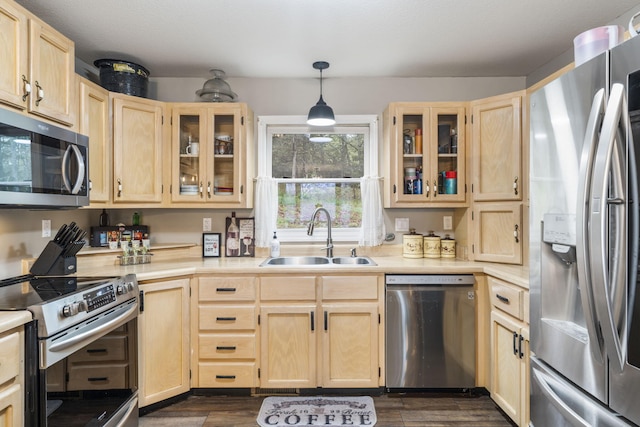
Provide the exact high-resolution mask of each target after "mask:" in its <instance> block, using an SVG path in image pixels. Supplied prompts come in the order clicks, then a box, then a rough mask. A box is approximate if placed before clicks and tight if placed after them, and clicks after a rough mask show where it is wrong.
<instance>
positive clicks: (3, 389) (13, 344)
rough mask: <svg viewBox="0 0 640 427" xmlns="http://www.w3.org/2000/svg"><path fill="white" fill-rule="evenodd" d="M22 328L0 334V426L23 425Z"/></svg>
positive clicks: (16, 426) (14, 426)
mask: <svg viewBox="0 0 640 427" xmlns="http://www.w3.org/2000/svg"><path fill="white" fill-rule="evenodd" d="M23 360H24V328H23V327H22V326H20V327H19V328H14V329H11V330H9V331H6V332H2V333H0V361H1V362H0V426H3V427H20V426H22V425H23V421H22V420H23V407H24V388H23V387H24V383H23V378H24V373H23V371H24V366H23Z"/></svg>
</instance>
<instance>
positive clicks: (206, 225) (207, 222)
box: [202, 218, 211, 231]
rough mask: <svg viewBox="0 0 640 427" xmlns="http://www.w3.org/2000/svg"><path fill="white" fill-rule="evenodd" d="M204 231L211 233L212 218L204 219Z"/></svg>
mask: <svg viewBox="0 0 640 427" xmlns="http://www.w3.org/2000/svg"><path fill="white" fill-rule="evenodd" d="M202 231H211V218H202Z"/></svg>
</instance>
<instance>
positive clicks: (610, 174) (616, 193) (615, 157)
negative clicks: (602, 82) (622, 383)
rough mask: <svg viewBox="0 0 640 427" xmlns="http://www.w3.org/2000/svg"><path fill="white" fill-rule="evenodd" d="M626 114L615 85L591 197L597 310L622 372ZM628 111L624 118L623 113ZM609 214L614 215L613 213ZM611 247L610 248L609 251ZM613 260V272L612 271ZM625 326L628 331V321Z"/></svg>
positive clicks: (607, 343) (610, 351)
mask: <svg viewBox="0 0 640 427" xmlns="http://www.w3.org/2000/svg"><path fill="white" fill-rule="evenodd" d="M626 110H627V108H626V100H625V98H624V86H623V85H621V84H614V85H612V87H611V95H610V98H609V103H608V105H607V109H606V112H605V115H604V119H603V121H602V132H601V134H600V141H599V143H598V148H597V153H596V159H595V163H594V170H593V180H592V188H591V196H590V198H589V202H590V206H589V218H590V224H591V230H592V233H591V239H590V242H589V243H590V245H589V246H590V247H589V255H590V261H591V271H592V273H593V276H592V286H593V293H594V297H595V307H596V313H597V315H598V319H599V320H600V327H601V332H602V337H603V339H604V343H605V348H606V351H607V355H608V356H609V359H610V362H611V365H612V366H613V367H615V369H616V370H617V371H622V369H623V367H624V359H625V357H624V349H623V345H622V342H621V340H620V336H619V335H618V329H617V326H616V322H620V318H619V313H620V310H621V308H620V307H619V306H620V301H621V297H622V296H623V293H624V290H625V285H626V278H625V274H624V273H625V263H626V261H627V256H626V249H625V248H626V234H627V230H626V194H624V191H625V190H624V183H625V179H624V176H623V175H624V173H623V165H622V161H623V159H624V154H623V153H621V149H622V146H621V143H622V135H623V133H621V132H620V126H624V130H623V132H626V129H627V126H626V122H627V119H626V117H627V115H626ZM623 111H624V112H625V113H624V114H622V112H623ZM610 198H611V199H613V200H618V199H621V200H623V201H624V202H625V203H609V201H610V200H611V199H610ZM610 213H612V215H609V214H610ZM609 220H615V225H614V226H613V229H614V230H615V233H611V235H610V230H609V227H608V225H609V224H608V223H609ZM610 239H613V240H610ZM606 248H609V252H607V250H606ZM610 260H611V262H612V265H611V268H609V261H610ZM633 268H635V267H633ZM621 327H622V328H623V329H626V326H625V325H624V323H623V324H622V325H621ZM623 332H624V331H623Z"/></svg>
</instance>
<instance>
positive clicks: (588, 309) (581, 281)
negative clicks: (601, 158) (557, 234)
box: [576, 88, 606, 363]
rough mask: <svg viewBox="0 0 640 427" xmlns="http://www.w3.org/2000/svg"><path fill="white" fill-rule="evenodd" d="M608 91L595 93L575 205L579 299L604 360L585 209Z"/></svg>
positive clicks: (595, 351) (597, 354)
mask: <svg viewBox="0 0 640 427" xmlns="http://www.w3.org/2000/svg"><path fill="white" fill-rule="evenodd" d="M605 106H606V103H605V92H604V88H601V89H600V90H598V91H597V92H596V94H595V95H594V96H593V102H592V103H591V112H590V113H589V120H588V122H587V131H586V133H585V138H584V144H583V145H582V154H581V157H580V170H579V178H578V200H579V201H578V204H577V207H576V217H577V224H576V225H577V226H576V265H577V270H578V285H579V288H580V300H581V303H582V311H583V312H584V318H585V323H586V326H587V332H588V334H589V349H590V350H591V357H592V358H593V359H594V360H595V361H596V362H598V363H602V362H603V361H604V358H603V354H602V337H601V335H600V333H599V331H598V328H597V326H596V325H597V319H596V308H595V305H594V297H593V290H592V287H593V285H592V282H591V271H590V267H589V242H590V240H591V239H590V236H589V221H587V215H586V212H587V210H588V209H589V207H588V202H589V190H590V188H591V179H592V176H591V172H592V169H593V161H594V156H595V152H596V147H597V144H598V135H599V132H600V127H601V126H602V116H603V115H604V110H605Z"/></svg>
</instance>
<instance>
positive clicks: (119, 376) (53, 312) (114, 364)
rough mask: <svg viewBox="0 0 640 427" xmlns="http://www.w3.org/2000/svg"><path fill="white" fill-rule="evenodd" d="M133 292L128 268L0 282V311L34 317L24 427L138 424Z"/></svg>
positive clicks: (28, 352) (29, 340)
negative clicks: (108, 273)
mask: <svg viewBox="0 0 640 427" xmlns="http://www.w3.org/2000/svg"><path fill="white" fill-rule="evenodd" d="M138 295H139V290H138V283H137V280H136V277H135V275H133V274H131V275H127V276H123V277H99V278H95V277H94V278H86V277H73V276H64V277H62V276H61V277H50V276H47V277H39V276H33V275H26V276H20V277H17V278H13V279H7V280H4V281H0V310H12V311H13V310H28V311H30V312H31V313H32V314H33V319H34V320H33V321H32V322H30V323H28V324H27V325H26V328H25V339H26V351H25V424H24V425H25V426H40V427H45V426H46V427H54V426H65V427H72V426H126V427H128V426H137V425H138V397H137V395H138V387H137V352H136V348H137V328H136V318H137V316H138ZM107 334H109V337H110V339H107V338H104V339H102V340H100V339H101V338H102V337H104V336H105V335H107ZM101 341H104V344H103V343H102V342H101ZM114 343H115V344H114ZM105 372H107V374H105Z"/></svg>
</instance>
